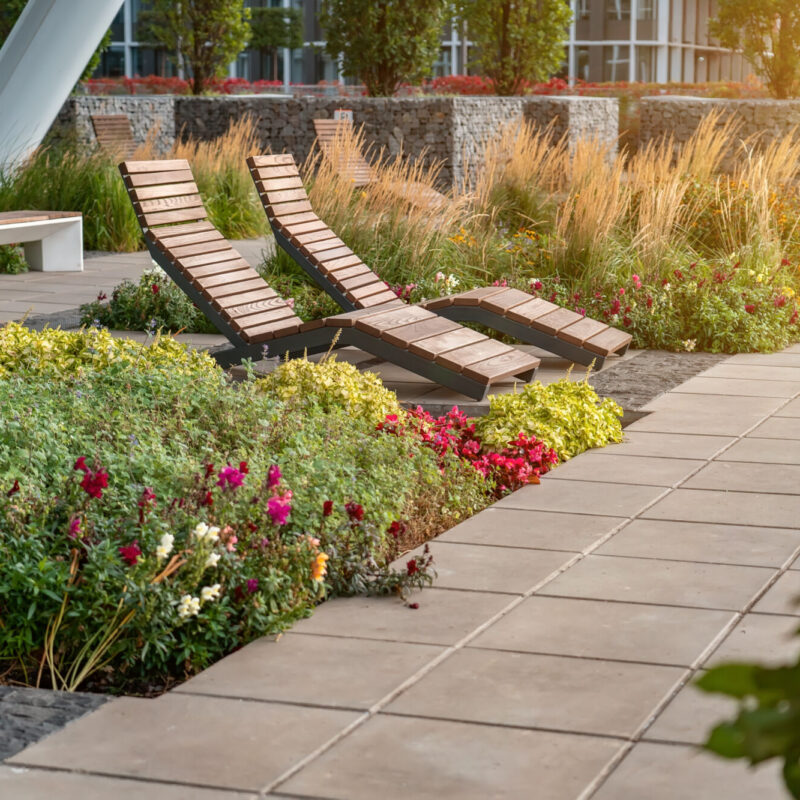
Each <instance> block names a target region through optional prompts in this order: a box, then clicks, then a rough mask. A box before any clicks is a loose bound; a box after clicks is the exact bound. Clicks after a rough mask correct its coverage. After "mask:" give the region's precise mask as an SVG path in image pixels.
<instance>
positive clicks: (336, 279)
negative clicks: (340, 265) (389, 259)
mask: <svg viewBox="0 0 800 800" xmlns="http://www.w3.org/2000/svg"><path fill="white" fill-rule="evenodd" d="M320 272H322V273H323V274H324V275H325V276H326V277H328V278H329V279H330V280H331V281H332V282H333V283H336V284H339V283H344V281H346V280H347V279H348V278H354V277H356V275H370V276H372V275H374V274H375V273H374V272H373V271H372V270H371V269H370V268H369V267H368V266H367V265H366V264H361V263H358V264H355V265H354V266H352V267H345V268H344V269H338V270H336V272H330V271H328V270H324V269H320Z"/></svg>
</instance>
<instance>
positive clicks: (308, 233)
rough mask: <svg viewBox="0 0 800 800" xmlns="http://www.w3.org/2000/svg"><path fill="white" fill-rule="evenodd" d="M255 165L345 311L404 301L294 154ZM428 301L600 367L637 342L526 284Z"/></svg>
mask: <svg viewBox="0 0 800 800" xmlns="http://www.w3.org/2000/svg"><path fill="white" fill-rule="evenodd" d="M247 164H248V166H249V167H250V174H251V175H252V176H253V180H254V181H255V184H256V189H257V190H258V194H259V196H260V197H261V202H262V203H263V205H264V210H265V211H266V213H267V217H268V219H269V223H270V225H271V227H272V231H273V233H274V234H275V240H276V241H277V242H278V244H279V245H280V246H281V247H282V248H283V249H284V250H285V251H286V252H287V253H289V255H290V256H291V257H292V258H293V259H294V260H295V261H296V262H297V263H298V264H299V265H300V266H301V267H302V268H303V269H304V270H305V271H306V272H307V273H308V275H310V276H311V278H312V279H313V280H314V281H315V282H316V283H317V284H318V285H319V286H320V287H321V288H322V289H324V290H325V291H326V292H327V293H328V294H329V295H330V296H331V297H332V298H333V299H334V300H335V301H336V302H337V303H338V304H339V305H340V306H341V307H342V308H343V309H344V310H345V311H349V310H354V309H359V308H370V307H380V306H382V305H385V304H389V303H393V304H394V305H397V304H398V303H402V301H399V300H398V299H397V298H396V296H395V294H394V293H393V292H391V291H390V290H389V289H388V288H387V286H386V283H385V282H384V281H382V280H381V279H380V278H379V277H378V275H376V274H375V273H374V272H373V271H372V270H371V269H370V268H369V267H368V266H367V265H366V264H364V262H363V261H361V259H360V258H359V257H358V256H357V255H355V253H353V251H352V250H350V248H349V247H347V245H345V243H344V242H343V241H342V240H341V239H339V238H338V237H337V236H336V234H335V233H333V231H331V229H330V228H329V227H328V226H327V225H326V224H325V223H324V222H323V221H322V220H321V219H320V218H319V217H317V215H316V214H314V213H313V210H312V208H311V204H310V203H309V202H308V195H307V194H306V191H305V189H304V188H303V182H302V180H301V178H300V173H299V172H298V169H297V165H296V164H295V162H294V159H293V158H292V156H291V155H270V156H251V157H250V158H248V159H247ZM420 306H421V307H422V308H424V309H426V310H428V311H435V312H436V313H437V314H438V315H440V316H442V317H446V318H447V319H450V320H457V321H461V322H478V323H480V324H482V325H486V326H487V327H489V328H492V329H494V330H497V331H501V332H503V333H506V334H508V335H509V336H513V337H515V338H516V339H519V340H520V341H523V342H527V343H528V344H533V345H536V346H537V347H541V348H542V349H544V350H547V351H549V352H551V353H555V354H557V355H559V356H562V357H563V358H567V359H569V360H570V361H574V362H576V363H578V364H591V363H592V362H594V363H595V367H596V368H597V369H599V368H600V367H601V366H602V365H603V362H604V361H605V359H606V358H607V357H608V356H610V355H613V354H620V355H621V354H622V353H624V352H625V351H626V350H627V349H628V346H629V345H630V342H631V335H630V334H629V333H625V332H624V331H621V330H618V329H617V328H612V327H610V326H609V325H606V324H605V323H604V322H599V321H598V320H595V319H591V318H590V317H584V316H582V315H580V314H578V313H577V312H575V311H570V310H569V309H568V308H562V307H561V306H557V305H555V304H554V303H549V302H547V300H542V299H540V298H536V297H533V296H532V295H530V294H528V293H527V292H522V291H520V290H518V289H509V288H503V287H497V286H491V287H486V288H480V289H472V290H470V291H467V292H461V293H460V294H455V295H450V296H449V297H439V298H436V299H434V300H429V301H428V302H426V303H422V304H420ZM420 306H417V307H420Z"/></svg>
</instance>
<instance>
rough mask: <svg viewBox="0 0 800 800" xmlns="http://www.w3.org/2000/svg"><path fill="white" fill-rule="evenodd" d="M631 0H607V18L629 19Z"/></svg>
mask: <svg viewBox="0 0 800 800" xmlns="http://www.w3.org/2000/svg"><path fill="white" fill-rule="evenodd" d="M630 18H631V0H606V19H616V20H626V19H627V20H629V19H630Z"/></svg>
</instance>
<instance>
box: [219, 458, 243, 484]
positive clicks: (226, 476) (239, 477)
mask: <svg viewBox="0 0 800 800" xmlns="http://www.w3.org/2000/svg"><path fill="white" fill-rule="evenodd" d="M243 483H244V473H243V472H242V471H241V470H238V469H236V467H232V466H231V465H230V464H228V466H227V467H223V468H222V469H221V470H220V473H219V477H218V479H217V486H221V487H222V488H223V489H224V488H225V487H226V486H227V487H230V488H231V489H238V488H239V487H240V486H241V485H242V484H243Z"/></svg>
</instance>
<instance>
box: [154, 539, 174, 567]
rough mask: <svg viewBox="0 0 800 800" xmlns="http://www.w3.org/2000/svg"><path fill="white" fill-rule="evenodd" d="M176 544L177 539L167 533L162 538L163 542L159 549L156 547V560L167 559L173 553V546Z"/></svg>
mask: <svg viewBox="0 0 800 800" xmlns="http://www.w3.org/2000/svg"><path fill="white" fill-rule="evenodd" d="M174 542H175V537H174V536H173V535H172V534H171V533H165V534H164V535H163V536H162V537H161V541H160V542H159V544H158V547H156V558H158V559H159V561H160V560H161V559H162V558H166V557H167V556H168V555H169V554H170V553H171V552H172V545H173V543H174Z"/></svg>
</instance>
